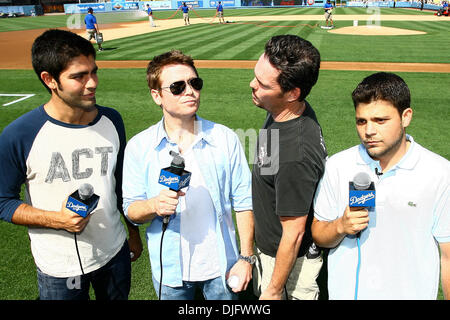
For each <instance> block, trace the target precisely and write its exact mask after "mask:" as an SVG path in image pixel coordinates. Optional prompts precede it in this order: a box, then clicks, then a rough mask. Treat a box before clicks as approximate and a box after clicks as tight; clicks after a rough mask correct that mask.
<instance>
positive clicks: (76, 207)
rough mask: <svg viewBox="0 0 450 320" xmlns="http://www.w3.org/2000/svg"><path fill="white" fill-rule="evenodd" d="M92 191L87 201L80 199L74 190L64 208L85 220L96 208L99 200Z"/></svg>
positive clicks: (78, 193)
mask: <svg viewBox="0 0 450 320" xmlns="http://www.w3.org/2000/svg"><path fill="white" fill-rule="evenodd" d="M91 188H92V186H91ZM80 189H81V187H80ZM93 190H94V189H93V188H92V194H91V195H90V196H88V197H87V199H82V197H81V195H80V192H79V190H75V191H74V192H73V193H72V194H71V195H70V196H69V198H68V199H67V203H66V208H67V209H69V210H70V211H73V212H75V213H76V214H78V215H80V216H82V217H83V218H86V216H87V215H89V214H90V213H91V212H92V211H94V209H95V208H97V205H98V200H99V199H100V197H99V196H98V195H96V194H95V193H93Z"/></svg>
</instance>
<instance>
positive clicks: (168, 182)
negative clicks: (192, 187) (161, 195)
mask: <svg viewBox="0 0 450 320" xmlns="http://www.w3.org/2000/svg"><path fill="white" fill-rule="evenodd" d="M168 169H170V168H165V169H161V173H160V175H159V183H160V184H162V185H164V186H166V187H169V188H170V189H172V190H176V191H178V190H180V189H183V188H184V187H187V186H188V185H189V181H190V180H191V173H190V172H188V171H183V175H182V176H181V177H180V176H179V175H177V174H174V173H172V172H170V171H168Z"/></svg>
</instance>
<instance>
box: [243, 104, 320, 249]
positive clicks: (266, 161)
mask: <svg viewBox="0 0 450 320" xmlns="http://www.w3.org/2000/svg"><path fill="white" fill-rule="evenodd" d="M264 129H266V130H264ZM255 157H256V159H255V162H254V165H253V171H252V190H253V211H254V215H255V241H256V246H257V247H258V249H260V250H261V251H262V252H263V253H264V254H267V255H269V256H272V257H275V256H276V253H277V250H278V245H279V243H280V239H281V235H282V227H281V222H280V217H299V216H305V215H308V219H307V224H306V232H305V234H304V236H303V240H302V244H301V246H300V250H299V254H298V256H299V257H300V256H303V255H304V254H305V253H306V251H307V250H308V248H309V246H310V245H311V243H312V237H311V222H312V218H313V209H312V205H313V198H314V193H315V191H316V187H317V184H318V182H319V180H320V178H321V177H322V175H323V172H324V165H325V160H326V157H327V151H326V147H325V142H324V140H323V137H322V129H321V128H320V125H319V123H318V121H317V118H316V115H315V113H314V110H313V109H312V108H311V106H310V105H309V104H308V103H307V102H306V109H305V111H304V112H303V114H302V116H300V117H299V118H296V119H292V120H289V121H286V122H275V121H274V120H273V118H272V116H271V115H270V114H269V115H268V117H267V119H266V122H265V123H264V126H263V130H261V131H260V133H259V137H258V144H257V151H256V155H255Z"/></svg>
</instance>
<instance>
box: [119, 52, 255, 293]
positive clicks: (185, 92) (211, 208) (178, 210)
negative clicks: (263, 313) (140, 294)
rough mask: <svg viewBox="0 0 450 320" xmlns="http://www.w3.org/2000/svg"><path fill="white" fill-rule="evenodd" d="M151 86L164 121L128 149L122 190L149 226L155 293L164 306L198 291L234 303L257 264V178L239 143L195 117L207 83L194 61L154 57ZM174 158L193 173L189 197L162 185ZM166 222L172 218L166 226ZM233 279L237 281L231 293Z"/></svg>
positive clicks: (128, 207)
mask: <svg viewBox="0 0 450 320" xmlns="http://www.w3.org/2000/svg"><path fill="white" fill-rule="evenodd" d="M147 81H148V85H149V88H150V93H151V95H152V98H153V100H154V102H155V103H156V104H157V105H159V106H160V107H161V109H162V113H163V118H162V120H161V121H160V122H158V123H157V124H155V125H153V126H151V127H149V128H148V129H146V130H144V131H142V132H141V133H139V134H137V135H136V136H134V137H133V138H132V139H131V140H130V141H129V142H128V144H127V148H126V151H125V160H124V172H123V184H122V185H123V198H124V211H125V214H126V215H127V217H128V219H129V220H130V221H132V222H134V223H136V224H143V223H147V222H150V226H149V227H148V228H147V239H148V248H149V253H150V263H151V268H152V276H153V284H154V287H155V289H156V291H157V293H158V296H159V297H160V298H161V299H177V300H180V299H182V300H183V299H188V300H192V299H194V297H195V290H196V288H199V289H201V290H202V291H203V295H204V297H205V299H212V300H221V299H235V298H236V292H239V291H242V290H245V288H246V287H247V284H248V282H249V281H250V279H251V276H252V275H251V272H252V264H253V263H254V256H253V233H254V232H253V211H252V198H251V173H250V169H249V166H248V163H247V160H246V158H245V154H244V152H243V149H242V146H241V144H240V141H239V139H238V137H237V135H236V134H235V133H234V132H233V131H232V130H230V129H229V128H227V127H225V126H223V125H220V124H217V123H214V122H211V121H208V120H204V119H202V118H200V117H199V116H198V115H197V114H196V113H197V110H198V107H199V103H200V90H201V89H202V87H203V81H202V79H201V78H199V76H198V73H197V70H196V68H195V66H194V62H193V60H192V58H191V57H189V56H186V55H184V54H183V53H181V52H180V51H176V50H173V51H170V52H166V53H163V54H161V55H159V56H156V57H154V58H153V60H152V61H151V62H150V63H149V65H148V68H147ZM170 151H174V152H177V153H179V154H180V155H181V156H182V157H183V158H184V159H185V164H186V167H185V169H186V170H187V171H189V172H191V173H192V177H191V181H190V185H189V187H188V189H187V190H184V189H183V191H178V192H175V191H172V190H169V189H168V188H167V187H164V186H162V185H160V184H159V183H158V180H159V175H160V171H161V169H162V168H166V167H169V166H170V164H171V161H172V156H171V155H170ZM232 209H234V210H235V211H236V223H237V227H238V230H239V238H240V254H239V249H238V248H239V247H238V245H237V242H236V236H235V228H234V223H233V218H232V211H231V210H232ZM164 216H170V220H169V222H168V224H166V223H164V220H163V217H164ZM163 228H164V230H165V231H164V233H163ZM163 235H164V237H162V236H163ZM161 242H162V243H163V245H162V246H161ZM161 248H162V249H161ZM160 259H162V265H161V263H160ZM161 274H162V276H161ZM231 276H236V277H237V278H238V281H237V283H235V285H233V289H232V290H231V288H230V287H228V286H227V279H228V278H229V277H231ZM161 277H162V280H161ZM233 278H235V277H233ZM161 281H162V286H161V287H160V283H161ZM160 289H161V290H160Z"/></svg>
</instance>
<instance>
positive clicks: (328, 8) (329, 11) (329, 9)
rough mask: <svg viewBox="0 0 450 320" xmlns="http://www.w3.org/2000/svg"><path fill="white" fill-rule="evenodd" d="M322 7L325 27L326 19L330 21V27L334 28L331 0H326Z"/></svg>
mask: <svg viewBox="0 0 450 320" xmlns="http://www.w3.org/2000/svg"><path fill="white" fill-rule="evenodd" d="M323 8H324V10H325V13H324V17H325V23H326V27H328V21H330V22H331V25H330V28H334V24H333V5H332V4H331V1H330V0H327V2H326V3H325V4H324V5H323Z"/></svg>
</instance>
